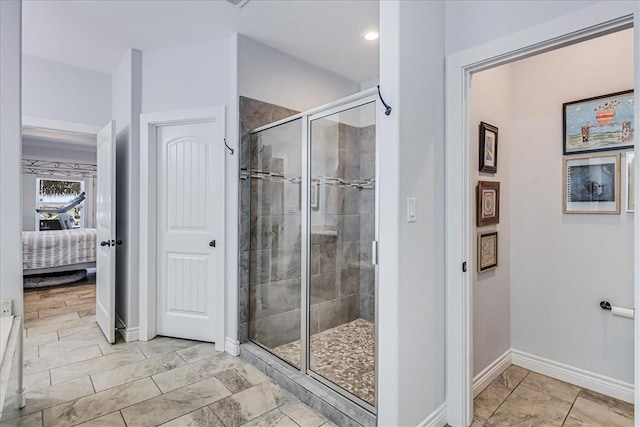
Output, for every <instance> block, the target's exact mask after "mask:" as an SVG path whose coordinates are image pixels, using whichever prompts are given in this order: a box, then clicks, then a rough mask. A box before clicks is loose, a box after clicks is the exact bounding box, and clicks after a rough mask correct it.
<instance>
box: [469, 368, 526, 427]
mask: <svg viewBox="0 0 640 427" xmlns="http://www.w3.org/2000/svg"><path fill="white" fill-rule="evenodd" d="M511 366H515V365H511ZM511 366H510V367H511ZM507 369H509V368H507ZM507 369H505V370H504V372H506V371H507ZM504 372H503V373H504ZM530 373H531V371H527V375H525V376H524V377H522V379H521V380H520V381H519V382H518V384H516V385H515V386H514V387H513V388H512V389H511V391H510V392H509V394H507V395H506V396H505V398H504V399H503V400H502V401H501V402H500V404H499V405H498V406H497V407H496V409H494V410H493V412H491V414H489V416H488V417H487V419H486V420H484V422H483V423H482V424H483V425H484V423H485V422H487V421H488V420H489V418H491V417H492V416H493V414H495V413H496V412H497V411H498V409H500V407H501V406H502V405H503V404H504V402H506V401H507V399H508V398H509V396H511V395H512V394H513V392H514V391H516V389H517V388H518V387H520V385H521V384H522V382H523V381H524V379H525V378H527V377H528V376H529V374H530ZM500 375H502V374H500ZM498 378H500V376H498V377H497V378H496V379H495V380H493V382H492V383H491V384H493V383H495V382H496V381H497V380H498ZM491 384H489V385H491ZM487 388H488V387H487ZM474 400H475V399H474Z"/></svg>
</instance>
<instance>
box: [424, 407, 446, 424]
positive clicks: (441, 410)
mask: <svg viewBox="0 0 640 427" xmlns="http://www.w3.org/2000/svg"><path fill="white" fill-rule="evenodd" d="M446 424H447V403H446V402H445V403H443V404H442V405H440V406H438V409H436V410H435V411H433V412H432V413H430V414H429V416H428V417H427V418H425V419H424V420H423V421H422V422H421V423H420V424H418V427H442V426H444V425H446Z"/></svg>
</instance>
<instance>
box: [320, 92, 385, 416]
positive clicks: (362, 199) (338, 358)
mask: <svg viewBox="0 0 640 427" xmlns="http://www.w3.org/2000/svg"><path fill="white" fill-rule="evenodd" d="M329 114H330V115H322V116H320V118H317V119H314V118H313V117H312V119H311V121H310V124H309V126H310V128H309V133H310V165H309V169H310V186H309V205H310V206H309V207H310V221H309V232H310V237H309V240H310V242H309V244H310V246H309V303H310V307H309V326H308V327H309V337H310V339H309V340H308V343H309V344H308V353H309V358H308V363H309V370H310V372H312V375H313V374H316V375H315V376H316V377H317V376H320V377H321V378H322V379H325V380H328V381H329V382H330V383H332V384H335V385H337V386H339V387H340V388H342V389H343V390H346V391H347V392H349V393H351V394H352V395H354V396H356V397H357V398H359V399H361V400H362V401H363V402H364V403H365V404H369V405H371V406H372V407H374V406H375V396H376V393H375V384H376V371H375V369H376V352H375V349H376V345H375V339H376V334H375V330H376V329H375V306H376V304H375V292H376V286H375V285H376V269H375V265H373V263H372V261H373V260H372V243H373V241H375V240H376V218H375V213H376V212H375V193H376V192H375V176H376V175H375V165H376V142H375V141H376V139H375V120H376V108H375V102H369V103H367V104H363V105H360V106H358V107H355V108H350V109H347V110H343V111H340V112H337V113H335V114H331V112H329Z"/></svg>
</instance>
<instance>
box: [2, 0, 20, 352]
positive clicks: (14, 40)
mask: <svg viewBox="0 0 640 427" xmlns="http://www.w3.org/2000/svg"><path fill="white" fill-rule="evenodd" d="M21 25H22V2H21V1H20V0H9V1H2V2H0V76H2V78H1V79H0V195H2V196H1V197H0V217H2V218H12V219H9V220H5V221H0V295H2V299H3V300H4V299H9V300H12V303H13V312H14V314H18V315H21V314H22V311H23V305H22V251H21V250H20V248H22V236H21V234H20V230H21V229H22V225H21V224H20V222H21V212H20V210H21V209H22V208H21V206H20V186H19V185H17V183H19V182H20V158H21V151H22V149H21V146H22V144H21V142H20V133H21V127H22V126H21V119H20V116H21V114H20V112H21V108H20V104H21V102H20V87H21V77H20V69H21V44H20V40H21V33H20V31H21ZM20 363H21V361H20Z"/></svg>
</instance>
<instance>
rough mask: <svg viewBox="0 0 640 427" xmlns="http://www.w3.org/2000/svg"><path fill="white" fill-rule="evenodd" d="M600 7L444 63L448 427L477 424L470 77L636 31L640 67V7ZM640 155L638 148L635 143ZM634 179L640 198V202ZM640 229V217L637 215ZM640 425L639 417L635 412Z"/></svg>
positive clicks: (639, 113) (639, 88) (639, 329)
mask: <svg viewBox="0 0 640 427" xmlns="http://www.w3.org/2000/svg"><path fill="white" fill-rule="evenodd" d="M604 3H605V2H601V3H599V4H596V5H594V6H591V7H587V8H584V9H582V10H580V11H578V12H575V13H571V14H567V15H565V16H562V17H560V18H557V19H555V20H552V21H549V22H546V23H544V24H541V25H538V26H535V27H532V28H529V29H526V30H524V31H521V32H518V33H514V34H512V35H509V36H506V37H503V38H500V39H498V40H495V41H493V42H489V43H486V44H483V45H480V46H477V47H474V48H470V49H468V50H464V51H461V52H458V53H455V54H452V55H449V56H448V57H447V58H446V82H445V90H446V128H445V129H446V139H445V168H446V169H445V170H446V178H445V218H446V220H445V221H446V224H445V241H446V250H445V260H446V261H445V290H446V380H445V381H446V405H447V422H448V423H449V424H450V425H452V426H454V427H458V426H467V425H470V424H471V421H472V420H473V384H472V381H473V380H472V376H473V369H472V342H473V341H472V338H473V337H472V332H473V317H472V301H473V300H472V289H471V277H470V274H466V273H465V272H463V269H462V268H461V266H462V263H463V262H466V261H468V260H470V259H471V252H470V247H469V245H470V243H469V233H470V210H469V201H470V200H471V193H470V192H471V191H472V190H473V189H472V188H471V186H470V184H469V167H470V163H469V138H470V137H471V135H472V133H471V131H470V128H469V94H470V87H471V75H472V73H474V72H478V71H482V70H486V69H489V68H493V67H496V66H499V65H503V64H506V63H510V62H513V61H517V60H519V59H524V58H527V57H530V56H533V55H536V54H540V53H543V52H547V51H550V50H554V49H557V48H560V47H563V46H567V45H570V44H574V43H577V42H580V41H584V40H588V39H592V38H595V37H598V36H602V35H605V34H607V33H611V32H615V31H618V30H621V29H624V28H629V27H631V26H633V28H634V52H635V60H634V63H635V64H638V63H639V61H640V5H639V4H638V3H637V2H611V3H608V4H604ZM634 83H635V84H634V86H635V88H636V91H635V117H636V121H637V119H638V118H639V117H640V67H639V66H638V65H636V68H635V73H634ZM636 139H637V138H636ZM635 153H636V156H640V143H636V144H635ZM639 183H640V174H637V175H636V198H638V197H639V196H640V188H638V187H639V185H638V184H639ZM634 229H635V230H640V215H638V213H637V212H636V214H634ZM634 251H635V253H634V259H635V263H634V306H635V307H640V262H639V260H638V258H639V255H640V234H639V233H637V232H636V233H634ZM634 353H635V357H634V360H635V362H634V364H635V366H634V372H635V374H634V380H635V381H634V383H635V386H634V387H635V393H634V404H635V405H636V407H640V406H639V405H640V392H639V391H640V316H636V317H635V320H634ZM635 423H636V425H639V424H640V411H636V415H635Z"/></svg>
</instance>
